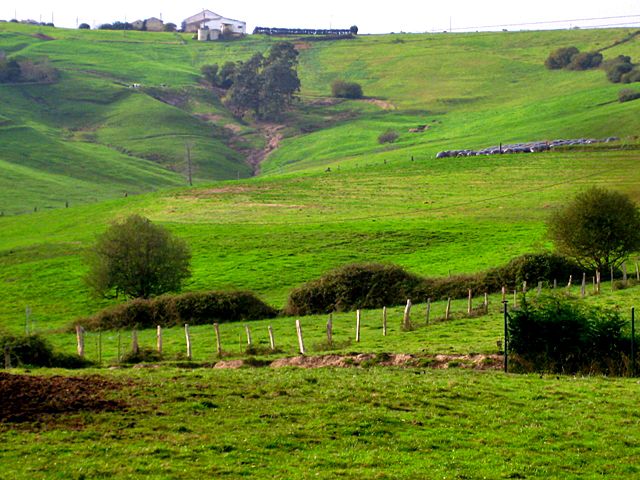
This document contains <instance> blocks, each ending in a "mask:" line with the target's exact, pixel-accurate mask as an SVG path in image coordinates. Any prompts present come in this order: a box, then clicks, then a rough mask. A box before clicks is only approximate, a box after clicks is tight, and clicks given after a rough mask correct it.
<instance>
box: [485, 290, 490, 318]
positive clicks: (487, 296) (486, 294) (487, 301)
mask: <svg viewBox="0 0 640 480" xmlns="http://www.w3.org/2000/svg"><path fill="white" fill-rule="evenodd" d="M484 313H489V294H488V293H487V292H484Z"/></svg>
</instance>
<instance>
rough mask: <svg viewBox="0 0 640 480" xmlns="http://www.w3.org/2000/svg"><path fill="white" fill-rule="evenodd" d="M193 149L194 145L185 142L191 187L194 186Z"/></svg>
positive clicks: (188, 178) (188, 177) (188, 179)
mask: <svg viewBox="0 0 640 480" xmlns="http://www.w3.org/2000/svg"><path fill="white" fill-rule="evenodd" d="M191 147H193V144H192V143H191V142H185V143H184V148H185V155H186V157H187V181H188V182H189V186H190V187H192V186H193V163H192V162H191Z"/></svg>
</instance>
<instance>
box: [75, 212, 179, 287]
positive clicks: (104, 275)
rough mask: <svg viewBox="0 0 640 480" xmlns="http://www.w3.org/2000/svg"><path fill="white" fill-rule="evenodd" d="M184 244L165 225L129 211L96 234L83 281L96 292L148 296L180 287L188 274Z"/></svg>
mask: <svg viewBox="0 0 640 480" xmlns="http://www.w3.org/2000/svg"><path fill="white" fill-rule="evenodd" d="M190 261H191V254H190V252H189V249H188V247H187V244H186V243H185V242H184V241H183V240H181V239H179V238H176V237H174V236H173V235H172V234H171V232H169V231H168V230H167V229H166V228H164V227H161V226H158V225H154V224H152V223H151V221H149V220H148V219H147V218H144V217H141V216H139V215H132V216H130V217H128V218H126V219H125V220H124V221H123V222H121V223H114V224H113V225H111V227H109V228H108V229H107V231H106V232H104V233H103V234H102V235H100V236H99V237H98V239H97V241H96V244H95V245H94V246H93V248H92V249H91V250H90V253H89V256H88V263H89V272H88V274H87V275H86V277H85V281H86V282H87V284H88V285H89V286H90V287H91V288H92V290H93V291H94V292H95V293H96V294H97V295H99V296H103V297H113V296H115V297H117V296H118V295H120V294H122V295H124V296H126V297H130V298H149V297H152V296H154V295H160V294H163V293H166V292H174V291H178V290H180V288H181V286H182V281H183V280H184V279H186V278H188V277H189V276H190V275H191V271H190V266H189V264H190Z"/></svg>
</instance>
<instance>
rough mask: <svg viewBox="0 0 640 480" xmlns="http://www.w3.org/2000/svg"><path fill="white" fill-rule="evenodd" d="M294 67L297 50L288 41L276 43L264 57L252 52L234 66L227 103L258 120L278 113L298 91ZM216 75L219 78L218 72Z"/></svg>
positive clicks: (275, 115) (298, 81)
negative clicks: (247, 57)
mask: <svg viewBox="0 0 640 480" xmlns="http://www.w3.org/2000/svg"><path fill="white" fill-rule="evenodd" d="M225 67H226V65H225ZM225 67H223V70H224V68H225ZM297 67H298V52H297V50H296V49H295V47H294V46H293V45H292V44H291V43H288V42H280V43H276V44H275V45H274V46H273V47H272V48H271V51H270V52H269V55H268V56H267V57H266V58H265V57H264V56H263V55H262V54H260V53H256V54H255V55H254V56H253V57H251V59H249V60H248V61H247V62H244V63H238V64H237V65H236V71H235V72H234V75H233V84H232V85H231V88H230V89H229V93H228V95H227V105H228V106H229V108H231V109H232V110H233V111H234V113H235V114H236V115H239V116H242V115H244V114H245V113H247V112H253V114H254V115H255V116H256V117H257V118H259V119H267V118H275V117H277V116H279V115H280V114H281V113H282V112H283V111H284V110H285V109H286V108H287V107H288V106H289V105H290V104H291V103H292V102H293V100H294V99H295V96H296V93H297V92H299V91H300V79H299V78H298V72H297ZM220 77H221V81H222V80H223V79H222V77H223V75H222V72H221V74H220Z"/></svg>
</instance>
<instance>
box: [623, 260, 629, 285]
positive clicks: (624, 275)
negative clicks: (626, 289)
mask: <svg viewBox="0 0 640 480" xmlns="http://www.w3.org/2000/svg"><path fill="white" fill-rule="evenodd" d="M627 280H628V279H627V262H622V281H623V282H624V284H625V286H626V285H627Z"/></svg>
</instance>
